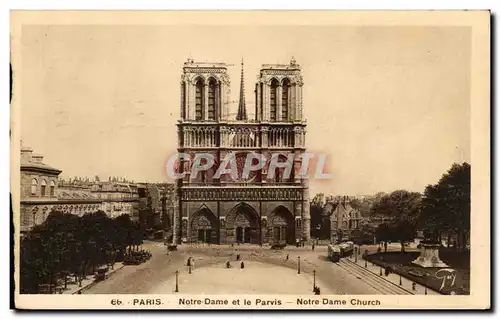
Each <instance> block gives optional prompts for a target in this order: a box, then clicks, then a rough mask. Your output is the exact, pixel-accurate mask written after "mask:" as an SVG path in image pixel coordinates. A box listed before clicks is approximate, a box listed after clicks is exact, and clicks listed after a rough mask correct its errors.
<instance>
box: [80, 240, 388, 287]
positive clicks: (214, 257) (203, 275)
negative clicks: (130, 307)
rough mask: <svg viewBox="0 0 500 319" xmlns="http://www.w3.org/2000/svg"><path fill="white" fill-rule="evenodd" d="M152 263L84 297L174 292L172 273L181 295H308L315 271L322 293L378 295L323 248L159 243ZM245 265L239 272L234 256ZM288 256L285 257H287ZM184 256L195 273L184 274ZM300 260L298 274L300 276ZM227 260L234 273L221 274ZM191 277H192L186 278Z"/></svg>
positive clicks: (120, 275)
mask: <svg viewBox="0 0 500 319" xmlns="http://www.w3.org/2000/svg"><path fill="white" fill-rule="evenodd" d="M146 247H147V249H150V250H151V252H152V253H153V258H151V260H149V261H148V262H146V263H144V264H142V265H138V266H125V267H124V268H123V269H121V270H120V271H118V272H116V273H115V274H114V275H113V276H111V277H110V278H109V279H107V280H105V281H103V282H100V283H97V284H95V285H94V286H92V287H90V288H89V289H87V290H86V291H84V292H83V293H84V294H150V293H172V292H173V290H174V289H175V272H176V271H177V270H178V271H179V290H181V289H183V290H182V292H192V293H205V294H209V293H233V292H237V293H246V294H252V293H254V294H255V293H258V294H262V293H279V294H312V281H313V271H315V272H316V280H317V285H318V286H319V287H320V288H321V294H322V295H324V294H377V293H379V292H378V291H377V290H375V289H374V288H373V287H371V286H370V285H368V284H366V283H364V282H363V281H362V280H359V279H356V277H353V276H352V275H351V274H349V273H348V272H346V271H345V270H343V269H342V268H340V267H338V266H337V265H335V264H333V263H331V262H328V261H327V260H326V247H321V246H320V247H317V248H316V249H315V251H312V249H311V248H310V247H300V248H296V247H287V248H286V249H284V250H279V251H274V250H271V249H269V247H265V246H264V247H259V246H251V245H242V246H234V247H230V246H206V245H204V246H195V245H193V246H189V245H182V246H180V247H179V250H178V251H176V252H171V253H168V252H167V251H166V247H165V246H163V245H162V244H159V243H148V244H147V246H146ZM238 254H239V255H240V258H241V259H242V260H243V261H244V262H245V269H243V270H241V269H239V268H237V267H236V266H237V264H236V255H238ZM287 255H288V258H287ZM188 257H192V258H193V260H194V265H195V266H194V270H193V272H192V274H188V269H187V267H186V266H185V265H186V261H187V258H188ZM299 257H300V269H301V274H300V275H299V274H298V264H299ZM228 260H229V261H230V262H231V263H232V265H233V266H234V267H235V268H232V269H225V268H224V263H225V262H226V261H228ZM188 276H190V277H188Z"/></svg>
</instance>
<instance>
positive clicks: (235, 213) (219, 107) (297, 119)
mask: <svg viewBox="0 0 500 319" xmlns="http://www.w3.org/2000/svg"><path fill="white" fill-rule="evenodd" d="M227 69H228V65H226V64H224V63H197V62H194V61H193V60H188V61H187V62H186V63H184V66H183V72H182V76H181V112H180V114H181V118H180V120H179V122H178V124H177V126H178V151H179V152H180V153H187V154H189V159H181V160H180V163H179V171H180V173H185V176H184V177H183V178H182V179H179V180H178V181H177V185H176V187H177V188H176V189H177V196H178V205H177V207H176V214H175V218H174V229H175V231H174V234H173V235H174V236H173V240H174V242H176V243H179V242H181V241H185V242H208V243H217V244H226V243H254V244H263V243H274V242H287V243H295V242H296V240H306V241H307V240H309V239H310V231H309V229H310V214H309V187H308V181H307V178H301V177H299V176H296V175H294V172H295V171H296V168H298V167H299V166H300V164H301V161H300V158H299V156H298V155H299V154H302V153H303V152H304V151H305V132H306V131H305V128H306V122H305V119H304V118H303V113H302V85H303V82H302V75H301V68H300V66H299V65H298V64H297V63H296V62H295V60H294V59H292V61H290V63H289V64H273V65H270V64H268V65H262V68H261V70H260V73H259V77H258V81H257V83H256V84H255V90H254V93H255V118H253V119H249V118H248V116H247V111H246V103H245V86H244V81H243V62H242V67H241V83H240V92H239V96H240V98H239V104H238V112H237V115H236V119H231V118H230V110H229V104H230V103H229V92H230V80H229V75H228V73H227ZM250 152H253V153H258V154H261V155H262V156H264V157H265V158H266V161H267V162H268V161H269V160H270V159H271V157H272V156H275V154H277V153H280V152H281V153H283V154H287V153H293V154H295V155H297V156H295V159H294V161H293V163H291V164H292V165H293V169H292V175H291V176H289V177H288V178H285V175H284V174H283V169H282V168H278V169H276V171H275V172H268V170H267V168H266V167H264V168H263V169H262V170H260V171H255V172H252V174H250V175H249V176H244V174H243V173H242V171H243V165H244V163H245V159H246V155H247V154H248V153H250ZM199 153H210V154H212V155H213V157H214V158H215V165H214V167H212V168H211V169H210V170H208V171H202V172H199V173H198V174H197V176H191V173H190V172H191V167H192V164H193V161H194V160H195V158H196V155H197V154H199ZM228 154H231V155H233V156H234V157H235V160H236V164H237V170H238V172H237V176H230V175H229V174H226V175H222V176H220V177H219V178H217V177H216V175H215V172H216V170H217V168H218V165H219V164H220V163H221V162H222V161H223V159H224V158H225V157H226V156H227V155H228ZM278 156H279V159H280V161H283V160H284V161H286V160H287V158H286V156H283V155H278ZM271 176H273V178H269V177H271Z"/></svg>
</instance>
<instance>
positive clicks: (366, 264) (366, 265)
mask: <svg viewBox="0 0 500 319" xmlns="http://www.w3.org/2000/svg"><path fill="white" fill-rule="evenodd" d="M366 267H368V263H367V262H366V259H365V268H366Z"/></svg>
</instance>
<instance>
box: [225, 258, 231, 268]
mask: <svg viewBox="0 0 500 319" xmlns="http://www.w3.org/2000/svg"><path fill="white" fill-rule="evenodd" d="M226 268H228V269H229V268H231V263H230V262H229V260H228V261H226Z"/></svg>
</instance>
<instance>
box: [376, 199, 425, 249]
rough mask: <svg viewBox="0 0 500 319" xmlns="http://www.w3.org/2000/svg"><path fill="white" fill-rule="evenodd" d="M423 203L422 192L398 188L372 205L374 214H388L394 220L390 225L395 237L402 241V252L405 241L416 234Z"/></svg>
mask: <svg viewBox="0 0 500 319" xmlns="http://www.w3.org/2000/svg"><path fill="white" fill-rule="evenodd" d="M421 203H422V199H421V194H420V193H416V192H408V191H406V190H397V191H394V192H392V193H390V194H388V195H384V196H382V197H381V198H380V201H377V202H375V204H374V205H373V206H372V214H373V215H381V216H387V217H389V218H390V219H391V221H392V222H391V223H390V225H388V227H389V228H392V229H393V231H392V235H393V239H394V240H398V241H399V242H400V243H401V251H402V252H404V245H405V243H406V242H408V241H409V240H411V239H413V237H414V235H415V225H416V224H417V222H418V219H419V214H420V211H421ZM410 225H411V227H410ZM412 229H413V230H412ZM400 231H401V232H400Z"/></svg>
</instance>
